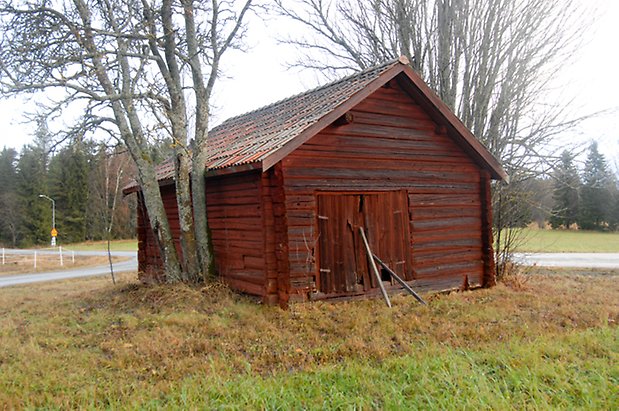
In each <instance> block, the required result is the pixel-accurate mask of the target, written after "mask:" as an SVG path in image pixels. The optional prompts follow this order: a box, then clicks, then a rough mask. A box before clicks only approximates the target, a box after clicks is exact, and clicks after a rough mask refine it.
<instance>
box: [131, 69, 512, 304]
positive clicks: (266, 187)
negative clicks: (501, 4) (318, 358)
mask: <svg viewBox="0 0 619 411" xmlns="http://www.w3.org/2000/svg"><path fill="white" fill-rule="evenodd" d="M407 63H408V62H407V61H406V60H405V59H404V58H401V59H399V60H396V61H392V62H390V63H387V64H383V65H381V66H378V67H374V68H371V69H368V70H365V71H362V72H360V73H357V74H354V75H352V76H349V77H346V78H344V79H342V80H339V81H336V82H334V83H331V84H328V85H326V86H323V87H319V88H317V89H314V90H311V91H308V92H305V93H303V94H299V95H296V96H293V97H291V98H288V99H286V100H282V101H279V102H277V103H274V104H272V105H270V106H267V107H264V108H261V109H259V110H256V111H253V112H250V113H247V114H245V115H242V116H238V117H234V118H232V119H229V120H227V121H226V122H224V123H223V124H221V125H220V126H218V127H216V128H215V129H213V130H211V131H210V133H209V142H210V160H209V163H208V164H206V166H207V167H208V178H207V182H206V185H207V192H208V193H207V213H208V220H209V226H210V229H211V233H212V239H213V245H214V252H215V264H216V269H217V272H218V274H219V276H220V277H221V278H222V279H223V280H224V281H225V282H227V283H228V284H229V285H230V286H231V287H232V288H234V289H237V290H240V291H243V292H246V293H249V294H253V295H257V296H260V297H262V299H263V300H264V301H265V302H266V303H269V304H281V305H285V304H287V303H288V302H289V301H303V300H316V299H337V298H351V297H357V296H367V295H374V294H378V284H377V280H376V278H375V277H373V276H372V274H371V272H370V271H369V267H368V261H369V260H368V258H367V254H366V252H365V249H364V248H363V243H362V241H361V238H360V233H359V227H361V228H362V229H363V230H364V231H365V233H366V235H367V237H368V240H369V243H370V247H371V248H372V251H373V252H374V254H376V255H377V256H378V257H380V258H381V260H383V261H384V262H385V263H386V264H387V265H388V266H389V267H391V268H392V269H393V270H394V271H395V272H397V273H398V274H399V275H400V276H401V277H402V278H404V279H405V280H406V281H407V282H408V283H409V284H410V285H411V286H412V287H413V288H415V289H417V290H420V291H425V290H434V291H440V290H447V289H454V288H461V287H463V286H466V287H476V286H489V285H492V284H493V283H494V281H495V277H494V275H495V274H494V261H493V251H492V227H491V225H492V216H491V215H492V214H491V202H490V180H491V179H499V180H505V179H507V175H506V174H505V172H504V171H503V169H502V168H501V166H500V164H499V163H498V162H497V160H496V159H495V158H494V157H493V156H492V155H491V154H490V153H489V152H488V150H487V149H486V148H485V147H484V146H483V145H482V144H481V143H480V142H479V141H478V140H477V139H476V138H475V137H474V136H473V135H472V134H471V132H470V131H469V130H468V129H467V128H466V127H465V126H464V125H463V124H462V123H461V122H460V121H459V120H458V118H456V116H455V115H454V114H453V113H452V112H451V111H450V110H449V108H448V107H447V106H446V105H445V104H444V103H443V102H442V101H441V100H440V99H439V98H438V97H437V96H436V94H435V93H434V92H432V91H431V90H430V89H429V88H428V86H427V85H426V84H425V83H424V82H423V81H422V80H421V78H420V77H419V76H418V75H417V74H416V73H415V72H414V71H413V70H412V69H411V68H410V66H409V65H408V64H407ZM158 176H159V179H160V185H161V192H162V194H163V198H164V203H165V205H166V209H167V212H168V218H169V220H170V225H171V227H172V229H173V231H174V233H175V237H176V238H178V234H179V228H178V214H177V207H176V199H175V194H174V181H173V176H174V170H173V166H172V165H171V163H168V164H164V165H162V166H160V167H159V168H158ZM132 191H138V199H139V201H138V204H139V212H138V244H139V251H138V255H139V276H140V278H141V279H142V280H143V281H158V280H162V279H163V278H164V276H165V273H164V272H162V263H161V260H160V257H159V250H158V248H157V246H156V242H155V241H154V238H153V234H152V231H151V229H150V227H149V224H148V217H147V215H146V213H145V208H144V203H143V201H141V195H140V193H139V188H138V187H137V186H135V185H133V186H130V187H128V188H126V189H125V193H129V192H132ZM385 279H386V278H385ZM384 284H385V285H386V286H387V289H390V288H391V289H396V288H398V287H397V284H393V285H392V284H390V283H388V282H385V283H384Z"/></svg>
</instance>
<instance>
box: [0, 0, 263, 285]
mask: <svg viewBox="0 0 619 411" xmlns="http://www.w3.org/2000/svg"><path fill="white" fill-rule="evenodd" d="M251 8H252V0H243V1H241V2H237V1H233V0H210V1H206V2H199V1H193V0H21V1H13V0H10V1H8V0H1V1H0V31H1V33H2V34H1V35H0V36H1V37H0V82H1V87H2V93H3V94H4V95H14V94H36V93H39V94H40V93H46V96H47V102H46V104H45V105H44V106H42V107H41V110H43V111H44V113H45V114H46V115H47V116H49V117H52V118H53V117H58V116H63V114H65V113H73V117H75V113H81V115H79V116H78V118H77V119H73V120H74V121H72V123H71V125H70V126H68V127H67V128H66V129H65V130H62V131H59V132H58V133H57V137H58V138H68V137H74V136H77V137H83V136H85V135H88V134H91V135H102V134H104V135H106V136H111V137H112V138H115V139H118V140H120V141H122V142H123V143H124V145H125V146H126V147H127V149H128V151H129V153H130V155H131V158H132V159H133V161H134V162H135V164H136V166H137V171H138V176H137V180H138V182H139V184H140V186H141V190H142V193H143V194H144V201H145V205H146V209H147V211H148V215H149V219H150V223H151V227H152V229H153V231H154V233H155V235H156V237H157V238H158V239H159V241H158V242H159V244H160V248H161V250H160V251H161V256H162V259H163V262H164V266H165V270H166V278H167V279H168V280H169V281H197V280H199V279H200V278H201V277H202V275H206V273H207V270H208V267H210V266H211V261H212V255H211V254H210V253H209V246H208V243H209V237H208V227H207V215H206V195H205V192H206V191H205V162H206V158H207V155H208V153H207V145H206V139H207V134H208V127H209V101H210V98H211V94H212V90H213V86H214V84H215V81H216V79H217V77H218V74H219V70H220V62H221V59H222V56H223V55H224V54H225V52H226V51H227V50H229V49H231V48H234V47H237V46H238V45H239V44H240V42H241V41H242V38H243V36H244V34H245V27H244V25H243V22H244V18H245V16H246V14H247V13H248V11H249V10H250V9H251ZM156 136H169V137H171V138H172V140H173V142H174V144H173V145H174V162H175V183H176V197H177V202H178V205H179V207H178V208H179V221H180V229H181V244H182V250H183V252H182V261H181V260H180V259H179V256H178V255H177V252H176V249H175V247H174V243H173V240H172V234H171V232H170V226H169V223H168V220H167V218H166V214H165V210H164V206H163V202H162V199H161V194H160V191H159V185H158V182H157V176H156V173H155V164H154V161H153V158H152V156H151V154H150V153H151V152H150V150H149V141H151V138H153V137H156ZM192 208H193V212H192Z"/></svg>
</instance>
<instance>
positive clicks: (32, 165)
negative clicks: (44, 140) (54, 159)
mask: <svg viewBox="0 0 619 411" xmlns="http://www.w3.org/2000/svg"><path fill="white" fill-rule="evenodd" d="M46 159H47V155H46V153H45V152H44V150H43V149H42V148H41V147H40V146H36V145H29V146H25V147H24V148H22V151H21V154H20V157H19V162H18V163H17V193H18V195H19V204H20V206H19V210H20V211H21V215H22V223H21V225H20V230H19V231H20V237H21V245H24V246H31V245H37V244H45V243H46V242H48V241H49V239H50V230H51V228H52V226H51V221H52V208H51V204H50V203H49V202H48V201H46V200H44V199H41V198H39V195H40V194H46V193H47V170H46V167H45V164H46V161H47V160H46Z"/></svg>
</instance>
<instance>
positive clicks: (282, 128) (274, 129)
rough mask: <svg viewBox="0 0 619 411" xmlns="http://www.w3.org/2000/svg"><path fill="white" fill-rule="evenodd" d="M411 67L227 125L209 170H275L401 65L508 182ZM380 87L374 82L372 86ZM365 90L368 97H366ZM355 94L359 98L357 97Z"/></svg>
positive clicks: (321, 90) (211, 142)
mask: <svg viewBox="0 0 619 411" xmlns="http://www.w3.org/2000/svg"><path fill="white" fill-rule="evenodd" d="M407 64H408V60H407V59H406V58H405V57H400V58H399V59H397V60H392V61H389V62H387V63H384V64H381V65H379V66H376V67H372V68H369V69H366V70H364V71H361V72H358V73H355V74H353V75H351V76H348V77H345V78H343V79H341V80H338V81H335V82H332V83H329V84H327V85H324V86H321V87H317V88H315V89H313V90H309V91H306V92H304V93H301V94H297V95H295V96H292V97H289V98H287V99H284V100H281V101H278V102H276V103H273V104H271V105H268V106H266V107H262V108H260V109H258V110H254V111H251V112H249V113H246V114H243V115H240V116H237V117H232V118H230V119H228V120H226V121H224V122H223V123H221V124H220V125H219V126H217V127H215V128H214V129H212V130H210V131H209V136H208V140H207V141H208V154H209V158H208V160H207V164H205V166H206V167H207V168H208V169H209V170H217V169H226V168H229V170H234V168H235V167H237V166H243V165H246V164H251V163H257V164H258V165H259V166H260V167H261V166H265V167H267V168H268V167H269V162H271V165H272V164H273V161H274V158H275V160H277V161H279V160H281V157H280V158H277V156H283V155H285V153H286V150H282V152H281V153H278V154H275V153H277V152H278V151H279V150H280V149H282V147H284V145H286V144H288V143H290V144H292V145H294V144H295V143H299V144H300V143H302V140H303V139H302V138H301V139H299V140H297V141H294V142H293V140H295V138H296V137H298V136H300V135H301V134H302V133H303V132H304V131H306V130H308V132H310V134H311V133H312V132H313V131H316V130H313V131H312V130H309V129H310V128H311V127H312V126H314V125H316V127H318V128H320V127H321V124H320V120H321V119H323V118H324V119H325V121H327V120H328V121H333V120H335V119H336V118H332V119H330V120H329V117H328V116H329V115H333V114H334V112H335V110H336V109H337V108H338V107H340V106H342V105H344V104H345V103H346V102H348V103H349V105H351V106H352V105H354V104H356V103H355V101H358V99H360V98H365V97H364V96H365V95H364V94H363V93H360V92H361V91H362V90H364V89H366V88H367V89H370V88H372V87H369V88H368V86H370V84H372V82H373V81H374V80H378V79H379V78H381V75H383V74H385V76H383V77H384V78H383V79H382V81H388V80H389V78H390V77H391V75H387V74H386V72H387V71H389V70H390V69H392V68H394V66H396V65H400V67H398V68H396V69H395V71H392V72H391V73H392V74H393V75H395V74H397V73H399V72H402V71H403V72H404V73H405V75H406V76H407V77H408V78H409V80H410V81H411V84H413V83H414V87H415V88H416V89H417V90H418V91H419V92H420V93H421V94H420V95H421V96H422V98H423V99H425V101H426V103H427V104H426V106H427V107H429V109H430V110H433V111H434V112H436V113H438V115H439V116H440V117H442V118H444V119H445V120H446V121H447V122H448V123H449V124H451V125H452V126H453V127H454V129H455V132H456V133H457V135H459V136H460V138H461V141H462V143H463V144H465V145H467V146H469V147H470V148H471V149H472V152H473V153H474V155H476V156H477V158H478V161H479V162H480V164H482V165H483V166H484V167H487V168H488V169H490V170H491V171H492V173H493V176H494V178H498V179H507V178H508V176H507V174H506V173H505V171H504V170H503V169H502V168H501V166H500V164H499V163H498V161H497V160H496V159H495V158H494V157H493V156H492V154H490V152H488V150H487V149H486V148H485V147H484V146H483V144H481V143H480V142H479V140H477V139H476V138H475V136H473V135H472V134H471V132H470V131H469V130H468V129H467V128H466V127H465V126H464V125H463V124H462V123H461V122H460V120H459V119H458V118H457V117H456V116H455V115H454V114H453V113H452V112H451V111H450V110H449V108H448V107H447V106H446V105H445V104H444V103H443V102H442V101H440V99H439V98H438V96H436V94H434V92H432V90H430V89H429V87H428V86H427V85H426V84H425V83H424V82H423V80H421V78H419V76H417V74H415V73H413V71H412V69H410V67H408V65H407ZM388 77H389V78H388ZM378 83H380V81H378ZM378 83H375V84H374V86H376V84H378ZM367 89H366V90H365V91H364V92H368V90H367ZM357 93H359V94H358V95H357ZM355 95H357V96H355ZM325 121H323V122H325ZM293 148H294V147H293ZM269 157H271V158H269ZM265 160H266V161H265ZM173 178H174V162H173V161H172V160H171V159H170V160H168V161H166V162H164V163H162V164H161V165H159V166H158V167H157V179H158V180H159V181H162V180H171V179H173ZM137 187H138V185H137V182H133V183H131V184H129V185H128V186H127V187H125V188H124V189H123V192H125V193H129V192H131V191H135V190H136V189H137Z"/></svg>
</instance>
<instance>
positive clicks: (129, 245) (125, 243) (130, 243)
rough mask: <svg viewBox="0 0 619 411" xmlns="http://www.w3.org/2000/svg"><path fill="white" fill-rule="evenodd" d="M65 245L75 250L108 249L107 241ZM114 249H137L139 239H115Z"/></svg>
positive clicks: (112, 245) (112, 246)
mask: <svg viewBox="0 0 619 411" xmlns="http://www.w3.org/2000/svg"><path fill="white" fill-rule="evenodd" d="M63 247H66V248H69V249H71V250H75V251H78V250H79V251H107V242H106V241H87V242H84V243H76V244H66V245H63ZM111 249H112V251H137V249H138V240H114V241H112V244H111Z"/></svg>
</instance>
